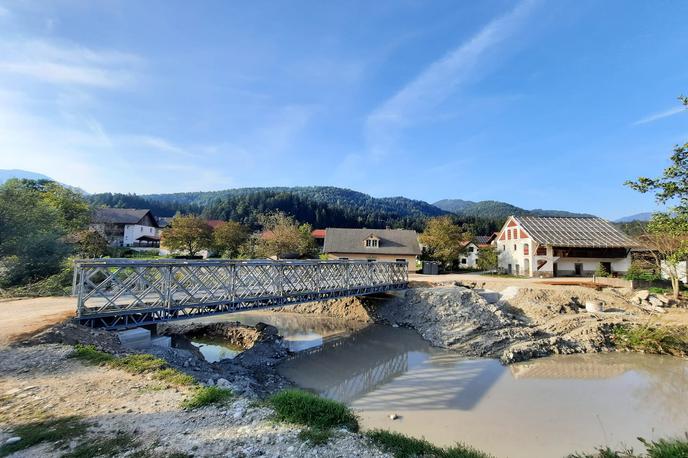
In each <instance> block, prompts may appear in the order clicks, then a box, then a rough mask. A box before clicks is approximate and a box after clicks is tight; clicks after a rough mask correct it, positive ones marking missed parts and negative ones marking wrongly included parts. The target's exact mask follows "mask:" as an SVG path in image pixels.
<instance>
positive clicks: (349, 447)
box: [0, 344, 387, 457]
mask: <svg viewBox="0 0 688 458" xmlns="http://www.w3.org/2000/svg"><path fill="white" fill-rule="evenodd" d="M71 352H72V347H70V346H67V345H64V344H38V345H31V346H24V347H14V348H5V349H2V350H0V374H2V375H0V396H1V398H0V399H1V401H2V402H1V403H0V444H3V443H5V442H6V441H7V440H10V437H11V432H10V431H11V429H12V428H13V427H15V426H17V425H21V424H23V423H27V422H29V421H32V420H33V419H35V418H38V417H46V416H47V417H50V418H63V417H68V416H73V415H77V416H80V417H83V420H84V421H85V422H87V423H88V425H89V427H88V430H87V431H86V432H85V433H84V434H83V435H82V436H80V437H77V438H75V439H72V440H70V441H68V442H67V443H66V444H64V445H62V446H61V448H56V445H55V444H54V443H44V444H41V445H37V446H34V447H31V448H30V449H27V450H24V451H21V452H18V453H16V454H15V455H14V456H17V457H36V456H41V457H58V456H62V455H63V454H66V453H69V452H70V451H73V450H75V448H76V447H78V446H79V445H81V444H84V443H86V444H88V443H89V442H91V443H95V441H100V440H103V438H108V437H118V436H117V435H120V434H128V435H129V436H130V437H132V438H133V440H132V442H131V443H128V444H126V447H125V450H126V451H124V450H122V453H119V454H118V453H116V452H117V451H116V450H114V452H115V454H114V455H107V456H133V455H132V454H133V453H134V452H136V453H139V455H137V456H154V457H164V456H170V457H171V456H175V457H178V456H228V457H229V456H231V457H253V456H271V457H277V456H281V457H296V456H298V457H349V456H366V457H368V456H379V457H383V456H387V455H384V454H383V453H381V452H379V451H378V450H377V449H376V448H375V447H373V446H372V445H371V444H369V442H368V441H367V440H366V439H365V438H364V437H363V436H361V435H359V434H354V433H350V432H347V431H344V430H342V431H337V432H336V434H335V435H334V437H333V438H332V439H331V440H330V442H329V443H328V444H326V445H323V446H311V445H310V443H307V442H304V441H302V440H301V439H299V438H298V437H297V436H298V433H299V431H300V430H301V428H300V427H298V426H295V425H289V424H282V423H277V422H275V421H273V420H272V419H271V418H272V411H271V410H270V409H269V408H267V407H264V406H262V405H261V404H258V403H255V402H252V401H251V400H250V399H249V398H247V397H244V396H236V397H234V398H233V399H232V400H231V401H229V402H227V403H226V404H222V405H212V406H206V407H203V408H200V409H197V410H192V411H187V410H183V409H182V408H181V407H180V403H181V402H182V400H183V399H184V398H185V397H186V396H188V395H189V391H190V390H191V388H188V387H171V386H168V385H165V384H164V383H162V382H160V381H156V380H153V379H151V378H149V377H146V376H142V375H131V374H129V373H126V372H123V371H121V370H119V369H109V368H105V367H101V366H92V365H84V364H83V363H81V362H79V361H77V360H75V359H72V358H70V357H69V356H70V353H71ZM106 451H107V452H113V450H106Z"/></svg>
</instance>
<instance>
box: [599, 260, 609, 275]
mask: <svg viewBox="0 0 688 458" xmlns="http://www.w3.org/2000/svg"><path fill="white" fill-rule="evenodd" d="M609 274H610V272H609V271H608V270H607V268H606V267H605V266H604V264H602V263H599V264H598V265H597V270H596V271H595V276H596V277H608V276H609Z"/></svg>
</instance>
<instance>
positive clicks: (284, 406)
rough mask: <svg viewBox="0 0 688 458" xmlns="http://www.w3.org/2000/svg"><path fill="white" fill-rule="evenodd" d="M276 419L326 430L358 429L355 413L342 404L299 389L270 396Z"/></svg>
mask: <svg viewBox="0 0 688 458" xmlns="http://www.w3.org/2000/svg"><path fill="white" fill-rule="evenodd" d="M269 402H270V406H271V407H272V408H273V409H275V412H276V414H277V419H278V420H281V421H287V422H290V423H297V424H300V425H305V426H310V427H311V428H315V429H321V430H326V429H329V428H334V427H344V428H347V429H349V430H350V431H354V432H356V431H358V419H357V418H356V415H354V413H353V412H352V411H351V410H350V409H349V408H348V407H346V406H345V405H344V404H341V403H339V402H336V401H331V400H329V399H324V398H321V397H319V396H316V395H314V394H311V393H307V392H305V391H301V390H284V391H280V392H279V393H277V394H275V395H274V396H272V397H270V399H269Z"/></svg>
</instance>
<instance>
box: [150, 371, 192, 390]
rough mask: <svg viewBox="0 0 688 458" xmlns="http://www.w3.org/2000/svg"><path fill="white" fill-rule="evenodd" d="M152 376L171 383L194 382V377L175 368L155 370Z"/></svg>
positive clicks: (186, 383)
mask: <svg viewBox="0 0 688 458" xmlns="http://www.w3.org/2000/svg"><path fill="white" fill-rule="evenodd" d="M153 378H154V379H156V380H160V381H163V382H166V383H170V384H172V385H180V386H191V385H195V384H196V379H195V378H193V377H192V376H190V375H189V374H185V373H183V372H181V371H178V370H177V369H172V368H167V369H162V370H160V371H157V372H156V373H155V374H153Z"/></svg>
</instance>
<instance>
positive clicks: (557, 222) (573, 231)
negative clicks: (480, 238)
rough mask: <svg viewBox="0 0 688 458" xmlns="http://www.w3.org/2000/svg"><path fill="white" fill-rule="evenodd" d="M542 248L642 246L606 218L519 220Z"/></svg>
mask: <svg viewBox="0 0 688 458" xmlns="http://www.w3.org/2000/svg"><path fill="white" fill-rule="evenodd" d="M514 219H515V220H516V221H517V222H518V223H520V225H521V227H522V228H523V229H525V231H526V232H527V233H528V235H530V237H531V238H532V239H533V240H535V241H536V242H537V243H539V244H541V245H553V246H566V247H581V248H631V247H636V246H638V243H637V242H636V241H634V240H633V239H631V238H630V237H629V236H627V235H626V234H624V233H623V232H621V231H620V230H619V229H617V228H616V227H614V225H612V224H611V223H610V222H609V221H605V220H603V219H602V218H574V217H543V216H516V217H514Z"/></svg>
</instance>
